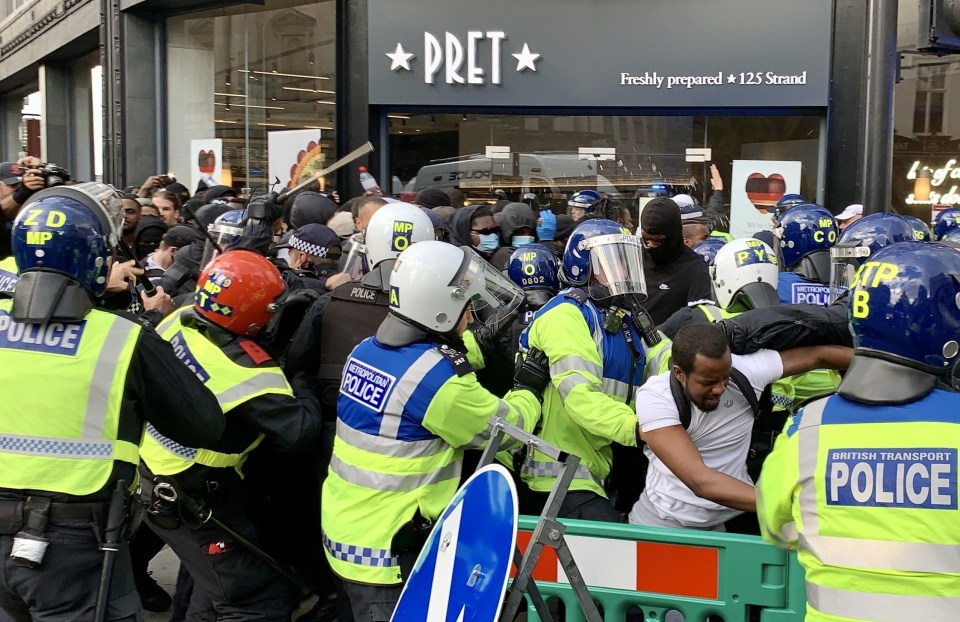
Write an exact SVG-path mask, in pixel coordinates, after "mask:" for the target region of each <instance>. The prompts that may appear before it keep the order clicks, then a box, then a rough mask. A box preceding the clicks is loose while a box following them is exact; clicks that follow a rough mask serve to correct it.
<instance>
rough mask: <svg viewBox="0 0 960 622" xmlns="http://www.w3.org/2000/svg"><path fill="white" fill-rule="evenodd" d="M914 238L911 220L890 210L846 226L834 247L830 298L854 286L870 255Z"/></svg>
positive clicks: (831, 261)
mask: <svg viewBox="0 0 960 622" xmlns="http://www.w3.org/2000/svg"><path fill="white" fill-rule="evenodd" d="M913 240H914V230H913V227H912V226H910V223H909V222H908V221H907V220H906V219H905V218H903V217H902V216H900V215H899V214H893V213H890V212H880V213H877V214H868V215H866V216H864V217H863V218H861V219H860V220H858V221H857V222H855V223H853V224H852V225H850V226H849V227H847V228H846V229H844V230H843V233H842V234H840V239H839V240H837V244H836V245H835V246H834V247H833V248H831V249H830V301H831V302H833V301H834V300H836V299H837V298H839V297H840V296H841V295H843V293H844V292H846V291H847V290H848V289H850V284H851V283H853V279H854V275H856V273H857V270H858V269H859V268H860V266H861V265H863V264H864V263H865V262H866V261H867V260H868V258H870V257H872V256H873V255H875V254H876V253H877V252H879V251H880V250H881V249H883V248H885V247H887V246H890V245H891V244H896V243H898V242H911V241H913Z"/></svg>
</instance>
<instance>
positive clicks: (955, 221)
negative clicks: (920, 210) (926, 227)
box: [933, 207, 960, 240]
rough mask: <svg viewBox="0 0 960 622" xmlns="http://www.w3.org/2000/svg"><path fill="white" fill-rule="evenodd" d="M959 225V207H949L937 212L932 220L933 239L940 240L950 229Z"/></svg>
mask: <svg viewBox="0 0 960 622" xmlns="http://www.w3.org/2000/svg"><path fill="white" fill-rule="evenodd" d="M957 227H960V207H951V208H949V209H945V210H943V211H941V212H940V213H938V214H937V217H936V219H935V220H934V221H933V239H934V240H940V239H941V238H943V236H945V235H947V233H948V232H949V231H950V230H951V229H956V228H957Z"/></svg>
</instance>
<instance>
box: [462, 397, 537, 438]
mask: <svg viewBox="0 0 960 622" xmlns="http://www.w3.org/2000/svg"><path fill="white" fill-rule="evenodd" d="M509 415H510V404H507V403H506V402H505V401H503V400H500V403H499V404H497V414H496V416H497V417H503V418H504V419H506V418H507V417H508V416H509ZM517 415H518V419H517V423H516V424H515V425H517V426H519V427H520V428H523V427H524V426H523V424H524V419H523V413H521V412H520V411H519V410H518V411H517ZM489 440H490V426H489V425H488V426H487V429H485V430H484V431H483V432H481V433H480V434H477V435H476V436H474V437H473V438H472V439H470V442H469V443H467V445H468V446H469V447H473V448H474V449H477V448H479V447H483V445H484V444H485V443H486V442H487V441H489ZM503 440H504V443H503V446H502V448H503V449H506V448H508V447H512V446H513V445H514V444H515V443H514V442H512V441H513V439H511V438H510V437H506V438H504V439H503Z"/></svg>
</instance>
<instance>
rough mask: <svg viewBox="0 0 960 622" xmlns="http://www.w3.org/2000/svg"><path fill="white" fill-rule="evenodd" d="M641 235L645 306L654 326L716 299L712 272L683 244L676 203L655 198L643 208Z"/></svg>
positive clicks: (681, 226) (680, 222)
mask: <svg viewBox="0 0 960 622" xmlns="http://www.w3.org/2000/svg"><path fill="white" fill-rule="evenodd" d="M640 235H641V236H642V237H643V244H644V247H645V248H644V258H643V272H644V276H645V277H646V280H647V296H648V298H647V301H646V303H644V307H646V309H647V311H649V312H650V317H651V318H653V321H654V322H655V323H657V324H659V323H661V322H665V321H666V320H667V318H669V317H670V316H671V315H673V314H674V313H675V312H676V311H677V310H679V309H682V308H683V307H686V306H688V305H690V304H692V303H696V302H701V301H712V300H713V288H712V286H711V282H710V272H709V269H708V268H707V264H706V263H704V261H703V259H702V258H701V257H700V256H699V255H697V254H696V253H695V252H693V250H691V249H690V248H688V247H687V246H686V245H685V244H684V243H683V225H682V221H681V219H680V208H679V207H678V206H677V204H676V203H674V202H673V200H671V199H666V198H658V199H653V200H652V201H650V202H649V203H647V204H646V205H645V206H644V208H643V214H642V215H641V216H640Z"/></svg>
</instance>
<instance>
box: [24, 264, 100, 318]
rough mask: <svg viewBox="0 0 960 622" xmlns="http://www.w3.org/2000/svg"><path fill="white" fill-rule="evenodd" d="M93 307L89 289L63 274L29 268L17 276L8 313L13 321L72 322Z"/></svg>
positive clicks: (83, 315)
mask: <svg viewBox="0 0 960 622" xmlns="http://www.w3.org/2000/svg"><path fill="white" fill-rule="evenodd" d="M94 306H95V304H94V298H93V296H91V295H90V292H88V291H87V290H86V289H84V288H83V286H81V285H80V284H79V283H77V282H76V281H74V280H73V279H71V278H70V277H68V276H67V275H65V274H60V273H58V272H47V271H43V270H31V271H27V272H24V273H23V274H21V275H20V281H19V282H18V283H17V289H16V291H15V292H14V294H13V310H12V313H11V315H12V316H13V319H14V320H15V321H17V322H37V323H46V322H49V321H50V320H59V321H64V322H76V321H79V320H82V319H83V318H84V317H86V315H87V313H89V312H90V311H91V309H93V308H94Z"/></svg>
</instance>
